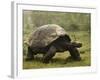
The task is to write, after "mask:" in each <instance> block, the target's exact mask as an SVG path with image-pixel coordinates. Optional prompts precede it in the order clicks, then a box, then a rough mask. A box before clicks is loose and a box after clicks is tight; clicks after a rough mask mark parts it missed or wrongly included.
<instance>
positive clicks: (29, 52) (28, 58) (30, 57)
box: [26, 47, 34, 61]
mask: <svg viewBox="0 0 100 80" xmlns="http://www.w3.org/2000/svg"><path fill="white" fill-rule="evenodd" d="M33 59H34V54H33V51H32V49H31V48H30V47H28V53H27V58H26V61H28V60H33Z"/></svg>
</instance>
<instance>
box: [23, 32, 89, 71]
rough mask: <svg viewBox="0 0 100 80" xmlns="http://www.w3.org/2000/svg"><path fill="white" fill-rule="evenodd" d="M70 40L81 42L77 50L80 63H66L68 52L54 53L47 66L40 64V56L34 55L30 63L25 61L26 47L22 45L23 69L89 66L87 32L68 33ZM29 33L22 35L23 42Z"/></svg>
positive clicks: (70, 61)
mask: <svg viewBox="0 0 100 80" xmlns="http://www.w3.org/2000/svg"><path fill="white" fill-rule="evenodd" d="M68 33H69V35H70V36H71V39H72V40H73V41H76V42H82V44H83V46H82V47H81V48H80V49H79V51H80V55H81V58H82V60H81V61H72V60H69V61H67V58H68V57H69V56H70V54H69V52H68V51H65V52H63V53H56V55H55V56H54V57H53V59H52V60H51V61H50V63H49V64H44V63H42V61H41V59H42V55H36V56H35V59H34V60H32V61H25V57H26V53H27V46H26V45H25V44H24V45H23V46H24V49H23V54H24V57H23V69H36V68H57V67H80V66H90V65H91V52H90V51H91V47H90V46H91V45H90V43H91V41H90V33H89V32H88V31H77V32H72V31H70V32H68ZM28 35H29V33H26V34H24V40H26V39H27V37H28ZM74 35H75V36H74Z"/></svg>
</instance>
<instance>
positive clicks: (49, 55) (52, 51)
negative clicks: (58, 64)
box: [43, 46, 56, 63]
mask: <svg viewBox="0 0 100 80" xmlns="http://www.w3.org/2000/svg"><path fill="white" fill-rule="evenodd" d="M55 53H56V48H55V47H54V46H51V47H50V49H49V50H48V51H47V53H46V54H45V55H44V57H43V63H49V61H50V60H51V59H52V57H53V56H54V55H55Z"/></svg>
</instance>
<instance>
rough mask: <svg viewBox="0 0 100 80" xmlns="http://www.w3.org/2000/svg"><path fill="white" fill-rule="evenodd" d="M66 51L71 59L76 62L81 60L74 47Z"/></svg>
mask: <svg viewBox="0 0 100 80" xmlns="http://www.w3.org/2000/svg"><path fill="white" fill-rule="evenodd" d="M68 50H69V52H70V55H71V57H72V59H74V60H76V61H80V60H81V57H80V53H79V51H78V49H77V48H76V47H70V48H69V49H68Z"/></svg>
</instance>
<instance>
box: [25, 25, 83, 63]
mask: <svg viewBox="0 0 100 80" xmlns="http://www.w3.org/2000/svg"><path fill="white" fill-rule="evenodd" d="M81 46H82V44H81V43H76V42H71V38H70V37H69V35H68V33H67V32H66V31H65V30H64V29H63V28H62V27H60V26H59V25H56V24H47V25H43V26H40V27H38V28H37V29H36V30H35V31H33V33H32V34H31V36H30V38H29V41H28V53H27V58H26V60H33V59H34V55H36V54H43V58H42V61H43V63H49V61H50V60H51V59H52V57H53V56H54V55H55V54H56V52H64V51H69V52H70V55H71V58H72V59H73V60H75V61H80V60H81V57H80V53H79V51H78V49H77V48H80V47H81Z"/></svg>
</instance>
